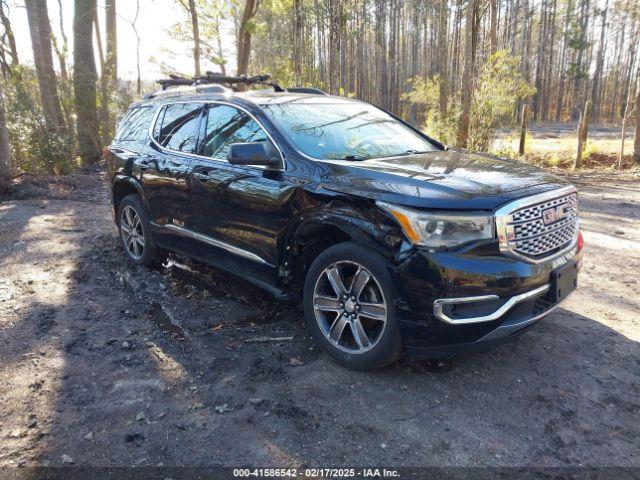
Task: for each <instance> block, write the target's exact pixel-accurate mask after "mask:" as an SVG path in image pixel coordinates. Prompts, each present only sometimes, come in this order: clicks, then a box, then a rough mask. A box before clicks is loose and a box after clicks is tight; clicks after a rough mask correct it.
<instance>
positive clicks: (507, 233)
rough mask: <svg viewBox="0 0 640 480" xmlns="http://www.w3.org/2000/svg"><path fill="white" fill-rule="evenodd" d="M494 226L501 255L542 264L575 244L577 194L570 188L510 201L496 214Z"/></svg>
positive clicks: (576, 232) (576, 233)
mask: <svg viewBox="0 0 640 480" xmlns="http://www.w3.org/2000/svg"><path fill="white" fill-rule="evenodd" d="M557 217H561V218H559V219H558V218H557ZM496 227H497V230H498V239H499V241H500V249H501V250H502V251H503V252H505V253H511V254H514V255H515V256H520V257H526V258H527V259H531V260H533V261H542V260H544V259H545V258H547V257H549V256H551V255H553V254H555V253H557V252H560V251H562V250H563V249H565V248H566V247H568V246H570V245H572V244H573V243H574V242H575V240H576V238H577V235H578V196H577V193H576V192H575V189H573V188H572V187H570V188H565V189H562V190H558V191H555V192H550V193H549V194H542V195H535V196H533V197H529V198H524V199H521V200H518V201H516V202H513V204H511V205H507V206H506V207H504V208H502V209H500V210H499V211H498V212H497V213H496Z"/></svg>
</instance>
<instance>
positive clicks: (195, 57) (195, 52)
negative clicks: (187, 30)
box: [189, 0, 200, 77]
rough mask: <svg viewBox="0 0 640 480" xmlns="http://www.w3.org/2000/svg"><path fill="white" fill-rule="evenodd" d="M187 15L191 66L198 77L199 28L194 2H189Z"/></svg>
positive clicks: (190, 0)
mask: <svg viewBox="0 0 640 480" xmlns="http://www.w3.org/2000/svg"><path fill="white" fill-rule="evenodd" d="M189 15H190V16H191V31H192V33H193V64H194V69H195V75H196V77H199V76H200V26H199V25H198V11H197V10H196V2H195V0H189Z"/></svg>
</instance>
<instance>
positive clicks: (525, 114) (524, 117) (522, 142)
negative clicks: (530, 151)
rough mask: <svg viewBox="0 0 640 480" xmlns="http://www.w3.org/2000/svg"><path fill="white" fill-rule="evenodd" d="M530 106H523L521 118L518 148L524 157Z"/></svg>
mask: <svg viewBox="0 0 640 480" xmlns="http://www.w3.org/2000/svg"><path fill="white" fill-rule="evenodd" d="M528 108H529V107H528V105H527V104H526V103H525V104H524V105H522V117H521V118H520V145H519V147H518V153H519V154H520V155H524V151H525V142H526V140H527V120H528V118H527V117H528V115H529V112H528Z"/></svg>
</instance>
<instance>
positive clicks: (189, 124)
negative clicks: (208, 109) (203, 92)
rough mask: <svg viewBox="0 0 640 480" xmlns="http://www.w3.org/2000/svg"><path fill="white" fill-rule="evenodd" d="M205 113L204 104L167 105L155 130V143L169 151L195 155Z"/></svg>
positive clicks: (159, 117) (157, 121) (161, 112)
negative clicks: (201, 121) (201, 120)
mask: <svg viewBox="0 0 640 480" xmlns="http://www.w3.org/2000/svg"><path fill="white" fill-rule="evenodd" d="M203 111H204V104H202V103H174V104H170V105H165V106H164V107H162V110H161V111H160V114H159V115H158V119H157V120H156V124H155V126H154V129H153V135H154V139H155V141H156V142H158V144H160V145H161V146H162V147H164V148H168V149H169V150H175V151H177V152H183V153H195V152H196V148H197V143H198V131H199V127H200V119H201V118H202V113H203Z"/></svg>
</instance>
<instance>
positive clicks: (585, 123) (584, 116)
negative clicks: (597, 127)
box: [573, 100, 592, 170]
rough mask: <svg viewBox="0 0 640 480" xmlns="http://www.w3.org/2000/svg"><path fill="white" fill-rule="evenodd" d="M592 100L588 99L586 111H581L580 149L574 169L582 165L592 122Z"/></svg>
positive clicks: (579, 127) (579, 125) (579, 126)
mask: <svg viewBox="0 0 640 480" xmlns="http://www.w3.org/2000/svg"><path fill="white" fill-rule="evenodd" d="M591 109H592V103H591V100H587V103H586V104H585V106H584V111H583V112H581V113H580V122H579V123H578V151H577V152H576V159H575V161H574V163H573V168H574V170H575V169H576V168H580V167H582V153H583V152H584V148H585V146H586V144H587V138H588V136H589V123H591Z"/></svg>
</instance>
